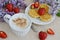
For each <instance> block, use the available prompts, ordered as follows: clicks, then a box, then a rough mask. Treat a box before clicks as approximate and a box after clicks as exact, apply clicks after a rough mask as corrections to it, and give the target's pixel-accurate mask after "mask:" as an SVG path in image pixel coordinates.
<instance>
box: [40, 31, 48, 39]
mask: <svg viewBox="0 0 60 40" xmlns="http://www.w3.org/2000/svg"><path fill="white" fill-rule="evenodd" d="M46 38H47V33H46V32H43V31H40V32H39V39H40V40H45V39H46Z"/></svg>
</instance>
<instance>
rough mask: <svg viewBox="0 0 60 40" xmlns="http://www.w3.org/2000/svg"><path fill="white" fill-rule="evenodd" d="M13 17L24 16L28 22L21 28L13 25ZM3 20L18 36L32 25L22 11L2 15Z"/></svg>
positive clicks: (23, 33) (25, 32)
mask: <svg viewBox="0 0 60 40" xmlns="http://www.w3.org/2000/svg"><path fill="white" fill-rule="evenodd" d="M15 18H26V19H27V22H28V23H27V27H25V28H23V29H21V28H20V27H17V26H15V25H14V24H13V22H12V19H15ZM4 20H5V22H7V23H8V24H9V26H10V28H11V29H12V31H13V32H14V33H15V34H16V35H18V36H25V35H26V34H27V33H28V32H29V31H30V28H31V25H32V22H31V21H30V19H29V18H28V17H27V16H26V15H25V14H24V13H18V14H15V15H13V16H10V15H8V14H6V15H5V16H4Z"/></svg>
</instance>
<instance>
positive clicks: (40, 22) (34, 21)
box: [25, 4, 55, 25]
mask: <svg viewBox="0 0 60 40" xmlns="http://www.w3.org/2000/svg"><path fill="white" fill-rule="evenodd" d="M30 6H31V4H30V5H29V6H28V7H27V8H26V10H25V14H26V15H27V16H28V17H29V18H30V19H31V21H32V22H33V23H34V24H38V25H46V24H50V23H51V22H53V20H54V19H55V15H53V16H52V19H51V21H49V22H43V21H41V20H38V19H35V18H32V17H30V16H29V14H28V12H29V9H30Z"/></svg>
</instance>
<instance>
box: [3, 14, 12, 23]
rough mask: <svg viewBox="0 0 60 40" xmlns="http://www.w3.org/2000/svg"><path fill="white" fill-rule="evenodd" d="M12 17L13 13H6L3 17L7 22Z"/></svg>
mask: <svg viewBox="0 0 60 40" xmlns="http://www.w3.org/2000/svg"><path fill="white" fill-rule="evenodd" d="M10 18H11V15H9V14H6V15H5V16H4V17H3V19H4V21H5V22H6V23H8V24H9V20H10Z"/></svg>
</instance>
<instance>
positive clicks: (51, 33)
mask: <svg viewBox="0 0 60 40" xmlns="http://www.w3.org/2000/svg"><path fill="white" fill-rule="evenodd" d="M47 33H48V34H50V35H54V34H55V33H54V31H53V30H52V29H51V28H49V29H48V30H47Z"/></svg>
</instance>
